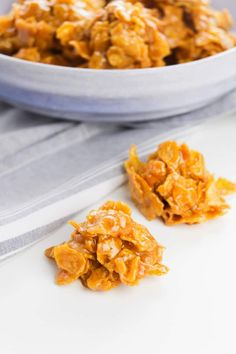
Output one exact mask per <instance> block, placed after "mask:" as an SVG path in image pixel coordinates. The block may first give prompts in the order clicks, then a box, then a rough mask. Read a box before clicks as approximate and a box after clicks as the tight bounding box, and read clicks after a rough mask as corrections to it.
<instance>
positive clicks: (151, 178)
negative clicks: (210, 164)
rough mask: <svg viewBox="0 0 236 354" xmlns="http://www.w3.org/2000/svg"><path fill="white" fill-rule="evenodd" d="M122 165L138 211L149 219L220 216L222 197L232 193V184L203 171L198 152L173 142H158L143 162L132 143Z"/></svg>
mask: <svg viewBox="0 0 236 354" xmlns="http://www.w3.org/2000/svg"><path fill="white" fill-rule="evenodd" d="M125 168H126V171H127V173H128V177H129V185H130V191H131V196H132V199H133V200H134V202H135V203H136V205H137V207H138V208H139V210H140V211H141V213H142V214H143V215H144V216H145V217H146V218H147V219H149V220H152V219H155V218H157V217H161V218H162V219H163V220H164V221H165V223H166V224H168V225H174V224H182V223H186V224H194V223H200V222H203V221H206V220H209V219H212V218H215V217H218V216H220V215H223V214H224V213H225V212H226V211H227V209H228V208H229V205H228V204H227V203H226V201H225V198H224V197H225V196H226V195H228V194H230V193H233V192H236V184H234V183H231V182H230V181H228V180H226V179H224V178H219V179H215V178H214V176H213V175H212V174H210V173H209V172H208V171H207V169H206V167H205V162H204V158H203V156H202V154H200V153H199V152H197V151H194V150H190V149H189V148H188V146H187V145H185V144H183V145H178V144H177V143H176V142H173V141H167V142H165V143H163V144H161V145H160V146H159V147H158V149H157V150H156V152H154V153H153V154H152V155H150V156H149V157H148V159H147V161H146V162H142V161H140V160H139V158H138V156H137V152H136V148H135V146H133V147H132V148H131V150H130V156H129V160H128V161H126V162H125Z"/></svg>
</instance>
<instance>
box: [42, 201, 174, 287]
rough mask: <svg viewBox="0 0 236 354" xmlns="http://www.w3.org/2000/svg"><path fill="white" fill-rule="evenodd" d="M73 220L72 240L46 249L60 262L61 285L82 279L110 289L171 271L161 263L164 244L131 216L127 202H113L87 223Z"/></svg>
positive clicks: (58, 263) (94, 214)
mask: <svg viewBox="0 0 236 354" xmlns="http://www.w3.org/2000/svg"><path fill="white" fill-rule="evenodd" d="M70 223H71V225H72V226H73V227H74V228H75V231H74V232H73V233H72V236H71V239H70V240H69V241H68V242H66V243H64V244H61V245H59V246H55V247H51V248H49V249H47V250H46V251H45V254H46V256H48V257H49V258H52V259H53V260H54V261H55V262H56V264H57V267H58V273H57V276H56V283H57V284H59V285H64V284H69V283H72V282H73V281H75V280H77V279H80V280H81V282H82V284H83V285H84V286H86V287H88V288H89V289H91V290H110V289H112V288H114V287H116V286H118V285H119V284H121V283H123V284H126V285H131V286H132V285H136V284H137V283H138V282H139V280H140V279H142V278H144V277H145V276H148V275H163V274H166V273H167V271H168V268H167V267H166V266H164V265H163V264H162V263H161V261H162V253H163V247H162V246H161V245H159V244H158V243H157V242H156V240H155V239H154V237H153V236H152V235H151V234H150V233H149V232H148V230H147V229H146V228H145V227H144V226H142V225H140V224H137V223H136V222H135V221H134V220H133V219H132V218H131V210H130V209H129V207H128V206H127V205H126V204H124V203H122V202H112V201H109V202H107V203H106V204H104V205H103V206H102V207H101V208H99V209H98V210H95V211H92V212H90V214H89V215H88V216H87V219H86V221H85V222H83V223H81V224H77V223H76V222H74V221H72V222H70Z"/></svg>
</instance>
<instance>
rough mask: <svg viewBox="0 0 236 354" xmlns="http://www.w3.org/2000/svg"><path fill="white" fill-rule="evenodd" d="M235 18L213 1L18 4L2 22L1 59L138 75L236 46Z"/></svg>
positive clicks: (41, 0)
mask: <svg viewBox="0 0 236 354" xmlns="http://www.w3.org/2000/svg"><path fill="white" fill-rule="evenodd" d="M231 27H232V19H231V16H230V14H229V12H228V11H227V10H223V11H215V10H213V9H212V8H211V7H210V5H209V3H208V1H206V0H141V1H135V0H116V1H110V2H109V1H106V0H18V2H17V3H15V4H14V5H13V7H12V10H11V12H10V13H9V14H8V15H5V16H1V17H0V53H3V54H6V55H10V56H14V57H17V58H21V59H25V60H29V61H34V62H41V63H46V64H54V65H63V66H72V67H83V68H96V69H132V68H146V67H159V66H164V65H171V64H177V63H183V62H188V61H192V60H197V59H200V58H204V57H207V56H210V55H214V54H216V53H219V52H222V51H225V50H227V49H230V48H232V47H234V46H235V45H236V40H235V37H234V36H233V35H232V34H231V33H230V32H229V30H230V29H231Z"/></svg>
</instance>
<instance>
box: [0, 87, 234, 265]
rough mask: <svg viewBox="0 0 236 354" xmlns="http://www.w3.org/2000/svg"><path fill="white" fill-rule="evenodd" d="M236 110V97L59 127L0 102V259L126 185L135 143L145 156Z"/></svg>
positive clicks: (56, 123) (66, 122)
mask: <svg viewBox="0 0 236 354" xmlns="http://www.w3.org/2000/svg"><path fill="white" fill-rule="evenodd" d="M234 110H236V91H234V92H231V93H230V94H229V95H227V96H225V97H223V98H221V99H220V100H218V101H217V102H216V103H214V104H212V105H210V106H207V107H205V108H203V109H201V110H198V111H194V112H191V113H188V114H185V115H180V116H177V117H172V118H168V119H163V120H157V121H154V122H143V123H130V124H128V123H127V124H126V125H118V124H116V125H113V124H110V125H109V124H95V123H94V124H86V123H78V122H70V121H62V120H55V119H50V118H44V117H41V116H38V115H35V114H30V113H25V112H22V111H20V110H18V109H16V108H12V107H10V106H8V105H6V104H4V103H0V201H1V203H0V259H3V258H5V257H7V256H9V255H11V254H13V253H16V252H18V251H20V250H22V249H24V248H25V247H27V246H29V245H31V244H33V243H34V242H37V241H39V240H40V239H41V238H43V237H45V236H46V235H47V234H48V233H49V232H50V231H52V230H54V229H55V228H57V227H58V226H60V225H61V224H62V223H63V222H65V220H67V219H68V218H69V217H71V216H72V215H73V214H75V213H77V212H78V211H79V210H81V209H82V208H85V207H87V206H88V205H90V204H92V203H94V202H95V201H97V200H98V199H100V198H102V197H104V196H105V195H108V194H109V193H110V192H111V191H112V190H114V189H115V188H117V187H118V186H119V185H121V184H122V183H123V182H124V180H125V176H124V173H123V168H122V166H123V162H124V160H125V159H126V158H127V152H128V149H129V147H130V146H131V145H132V144H136V145H137V146H138V150H139V154H140V155H141V156H145V155H146V154H147V153H149V152H150V151H152V150H153V149H155V146H156V145H157V144H158V143H159V142H161V141H162V140H165V139H176V138H181V139H184V136H186V135H187V134H190V133H193V132H194V131H195V129H197V128H198V127H199V126H201V125H202V124H203V122H204V121H205V120H206V119H207V118H208V119H210V118H212V117H215V116H216V115H218V116H219V115H221V114H225V113H228V112H232V111H234Z"/></svg>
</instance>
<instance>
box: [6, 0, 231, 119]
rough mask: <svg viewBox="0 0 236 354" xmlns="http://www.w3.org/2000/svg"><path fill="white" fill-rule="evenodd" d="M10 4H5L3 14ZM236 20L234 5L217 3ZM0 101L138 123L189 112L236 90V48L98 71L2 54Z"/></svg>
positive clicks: (63, 115)
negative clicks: (205, 55)
mask: <svg viewBox="0 0 236 354" xmlns="http://www.w3.org/2000/svg"><path fill="white" fill-rule="evenodd" d="M12 2H13V1H12V0H1V2H0V13H4V12H6V11H7V10H8V9H9V7H10V4H11V3H12ZM213 5H215V6H217V7H218V8H220V7H221V8H223V7H228V8H229V9H230V10H231V13H232V14H233V15H234V18H235V21H236V7H235V0H215V1H213ZM0 73H1V74H0V98H1V99H3V100H5V101H7V102H9V103H11V104H13V105H15V106H19V107H21V108H23V109H25V110H28V111H31V112H37V113H40V114H44V115H50V116H54V117H61V118H68V119H75V120H93V121H122V120H124V121H127V120H129V121H138V120H145V119H157V118H164V117H168V116H172V115H175V114H180V113H186V112H189V111H192V110H194V109H197V108H200V107H203V106H205V105H207V104H208V103H210V102H212V101H214V100H216V99H217V98H219V97H220V96H222V95H224V94H226V93H227V92H229V91H230V90H232V89H233V88H235V87H236V48H233V49H231V50H228V51H226V52H223V53H220V54H217V55H215V56H212V57H209V58H206V59H201V60H199V61H195V62H191V63H187V64H179V65H174V66H169V67H162V68H150V69H133V70H94V69H77V68H67V67H58V66H52V65H46V64H38V63H31V62H27V61H24V60H20V59H15V58H11V57H8V56H5V55H0Z"/></svg>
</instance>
